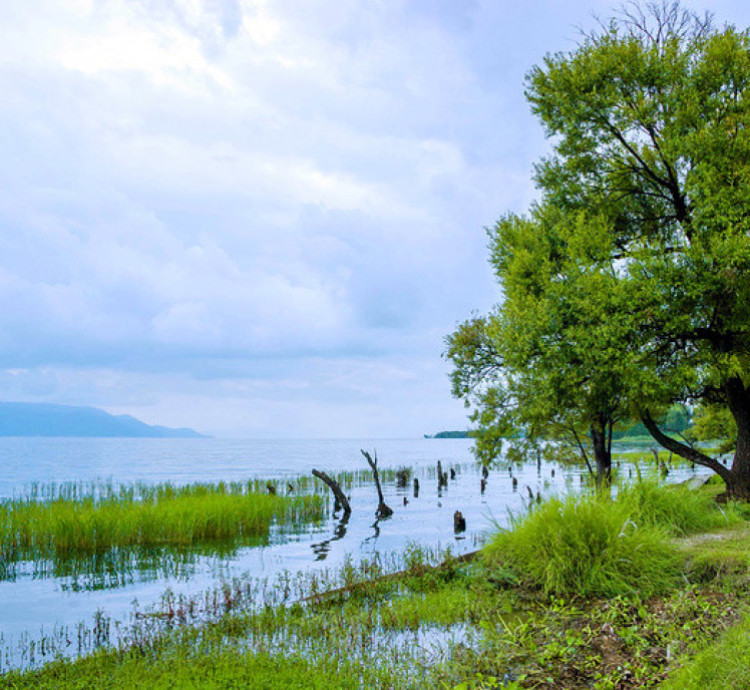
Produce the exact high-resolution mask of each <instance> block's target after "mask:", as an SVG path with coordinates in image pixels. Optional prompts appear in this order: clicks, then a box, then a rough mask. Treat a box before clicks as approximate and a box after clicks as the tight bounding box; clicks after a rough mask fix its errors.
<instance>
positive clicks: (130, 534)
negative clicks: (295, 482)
mask: <svg viewBox="0 0 750 690" xmlns="http://www.w3.org/2000/svg"><path fill="white" fill-rule="evenodd" d="M253 488H254V487H252V486H243V485H240V484H229V485H227V484H224V483H220V484H193V485H190V486H185V487H175V486H173V485H171V484H160V485H157V486H154V487H147V488H146V487H136V488H135V489H134V488H133V487H129V488H126V489H123V490H120V491H116V490H113V489H107V490H101V489H99V490H97V491H91V492H88V493H79V494H75V495H74V496H73V497H71V496H70V495H69V494H70V492H69V491H65V492H62V491H61V492H60V493H58V494H57V496H56V497H55V496H48V500H41V501H40V500H34V499H33V498H31V497H25V498H22V499H12V500H6V501H3V502H2V503H0V557H1V558H2V560H3V561H4V562H6V563H7V562H14V561H19V560H35V559H53V560H54V559H59V558H65V557H72V556H77V555H82V554H94V553H103V552H106V551H109V550H111V549H115V548H125V549H128V548H133V547H161V546H191V545H196V544H200V543H207V542H218V541H226V540H241V539H243V538H252V537H258V536H263V535H267V534H268V532H269V529H270V526H271V523H272V522H276V523H285V522H287V521H293V522H307V521H311V520H316V519H320V518H321V517H322V515H323V511H324V508H325V499H324V498H323V497H321V496H319V495H303V496H279V495H272V494H269V493H267V492H266V493H259V492H256V491H254V490H253Z"/></svg>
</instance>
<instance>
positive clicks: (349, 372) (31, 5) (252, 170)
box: [0, 0, 750, 437]
mask: <svg viewBox="0 0 750 690" xmlns="http://www.w3.org/2000/svg"><path fill="white" fill-rule="evenodd" d="M8 4H9V6H6V7H4V9H3V22H2V23H1V24H0V94H1V95H2V104H3V107H2V109H1V110H0V161H2V163H0V390H1V391H2V398H3V399H6V400H19V401H30V402H34V401H38V402H55V403H62V404H77V405H94V406H98V407H102V408H104V409H106V410H108V411H110V412H114V413H130V414H134V415H136V416H138V417H140V418H141V419H143V420H145V421H148V422H150V423H158V424H166V425H172V426H192V427H194V428H197V429H199V430H201V431H204V432H208V433H213V434H216V435H220V436H249V437H279V436H289V437H359V436H370V437H402V436H418V435H421V434H422V433H430V432H433V431H438V430H440V429H446V428H464V427H465V426H466V422H465V411H464V409H463V406H462V405H461V403H460V402H458V401H455V400H453V399H451V397H450V391H449V383H448V379H447V366H446V364H445V363H444V362H443V361H441V357H440V354H441V352H442V350H443V347H444V345H443V338H444V337H445V335H446V334H448V333H449V332H450V331H451V330H452V329H453V328H454V327H455V326H456V324H457V323H458V322H460V321H461V320H463V319H465V318H467V317H468V316H469V315H470V314H471V312H472V310H479V311H485V310H487V309H488V308H489V306H490V305H491V304H492V303H493V301H495V300H496V299H497V292H496V289H495V286H494V284H493V282H492V277H491V274H490V271H489V268H488V266H487V261H486V251H485V249H486V247H485V245H486V239H485V234H484V227H486V226H489V225H491V224H492V223H493V222H494V221H495V220H496V219H497V217H498V216H499V215H500V214H502V213H504V212H506V211H523V210H524V209H525V208H526V207H527V206H528V204H529V202H530V201H531V200H532V199H533V198H534V189H533V186H532V184H531V182H530V171H531V167H532V165H533V162H534V161H535V160H537V159H538V158H539V157H540V156H541V155H543V154H544V153H545V151H546V150H547V148H546V143H545V140H544V136H543V133H542V131H541V128H540V127H539V126H538V124H537V123H536V122H535V120H534V119H533V117H532V116H531V114H530V113H529V110H528V107H527V105H526V103H525V101H524V97H523V78H524V75H525V73H526V72H527V71H528V70H529V69H530V68H531V67H532V66H533V65H534V64H537V63H539V62H540V61H541V60H542V58H543V57H544V55H545V54H546V53H548V52H555V51H560V50H563V51H565V50H571V49H573V48H574V46H575V44H576V42H577V40H578V36H579V28H590V27H591V26H592V25H593V24H594V19H593V17H594V15H599V16H602V17H606V16H609V15H610V14H611V10H612V7H613V5H612V3H609V2H597V1H595V0H590V1H588V2H583V1H579V0H559V1H558V0H538V1H536V2H526V3H518V2H506V1H505V0H502V1H500V0H496V1H494V2H491V1H488V0H485V1H481V0H476V1H475V0H463V1H462V0H411V1H409V0H401V1H399V0H357V1H353V0H352V1H349V2H347V1H346V0H309V1H308V0H293V1H292V0H242V1H240V0H23V1H21V0H17V1H16V0H13V2H11V3H8ZM690 7H691V8H693V9H696V10H699V11H702V10H705V9H711V10H713V11H714V12H715V15H716V20H717V22H718V23H720V24H721V23H724V22H725V21H726V22H730V23H734V24H736V25H737V26H740V27H746V26H748V25H750V4H748V3H747V2H745V1H741V0H734V1H730V0H727V1H724V2H722V1H714V2H711V3H708V2H694V3H692V4H691V5H690Z"/></svg>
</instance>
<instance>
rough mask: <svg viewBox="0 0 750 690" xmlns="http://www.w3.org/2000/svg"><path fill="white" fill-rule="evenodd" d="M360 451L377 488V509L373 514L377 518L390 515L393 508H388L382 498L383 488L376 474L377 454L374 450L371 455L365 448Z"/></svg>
mask: <svg viewBox="0 0 750 690" xmlns="http://www.w3.org/2000/svg"><path fill="white" fill-rule="evenodd" d="M360 452H361V453H362V455H364V456H365V460H367V464H368V465H369V466H370V469H372V476H373V477H374V478H375V486H376V487H377V490H378V509H377V510H376V511H375V516H376V517H379V518H384V517H390V516H391V515H393V509H392V508H389V507H388V506H387V505H386V504H385V500H384V499H383V489H382V488H381V486H380V477H379V476H378V454H377V453H376V452H375V451H373V454H372V455H370V454H369V453H368V452H367V451H366V450H360ZM373 456H374V457H373Z"/></svg>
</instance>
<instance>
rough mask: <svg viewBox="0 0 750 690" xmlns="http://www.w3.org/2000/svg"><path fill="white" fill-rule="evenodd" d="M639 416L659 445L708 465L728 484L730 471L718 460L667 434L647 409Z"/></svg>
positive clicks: (687, 458)
mask: <svg viewBox="0 0 750 690" xmlns="http://www.w3.org/2000/svg"><path fill="white" fill-rule="evenodd" d="M640 417H641V421H642V422H643V426H645V427H646V429H648V433H649V434H651V436H653V437H654V439H655V440H656V441H657V442H658V443H659V444H660V445H662V446H663V447H664V448H666V449H667V450H671V451H672V452H673V453H675V454H677V455H679V456H680V457H682V458H685V459H686V460H691V461H692V462H694V463H695V464H696V465H702V466H703V467H708V468H709V469H710V470H713V471H714V472H716V474H718V475H719V476H720V477H721V478H722V479H723V480H724V482H725V483H726V484H727V485H729V482H730V480H731V472H730V471H729V470H728V469H727V468H726V467H724V465H722V464H721V463H720V462H719V461H718V460H715V459H714V458H712V457H710V456H709V455H705V454H704V453H701V452H700V451H699V450H696V449H695V448H691V447H690V446H687V445H685V444H684V443H680V441H678V440H676V439H674V438H672V437H671V436H667V435H666V434H665V433H664V432H663V431H662V430H661V429H660V428H659V427H658V426H657V424H656V422H655V421H654V418H653V417H652V416H651V413H650V412H649V411H648V410H641V411H640Z"/></svg>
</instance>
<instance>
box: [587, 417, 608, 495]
mask: <svg viewBox="0 0 750 690" xmlns="http://www.w3.org/2000/svg"><path fill="white" fill-rule="evenodd" d="M590 431H591V442H592V444H593V447H594V461H595V462H596V485H597V487H599V488H601V487H603V486H608V485H609V484H610V483H611V481H612V449H611V441H610V440H609V439H608V437H607V425H606V423H605V424H601V425H598V424H592V425H591V430H590Z"/></svg>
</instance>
